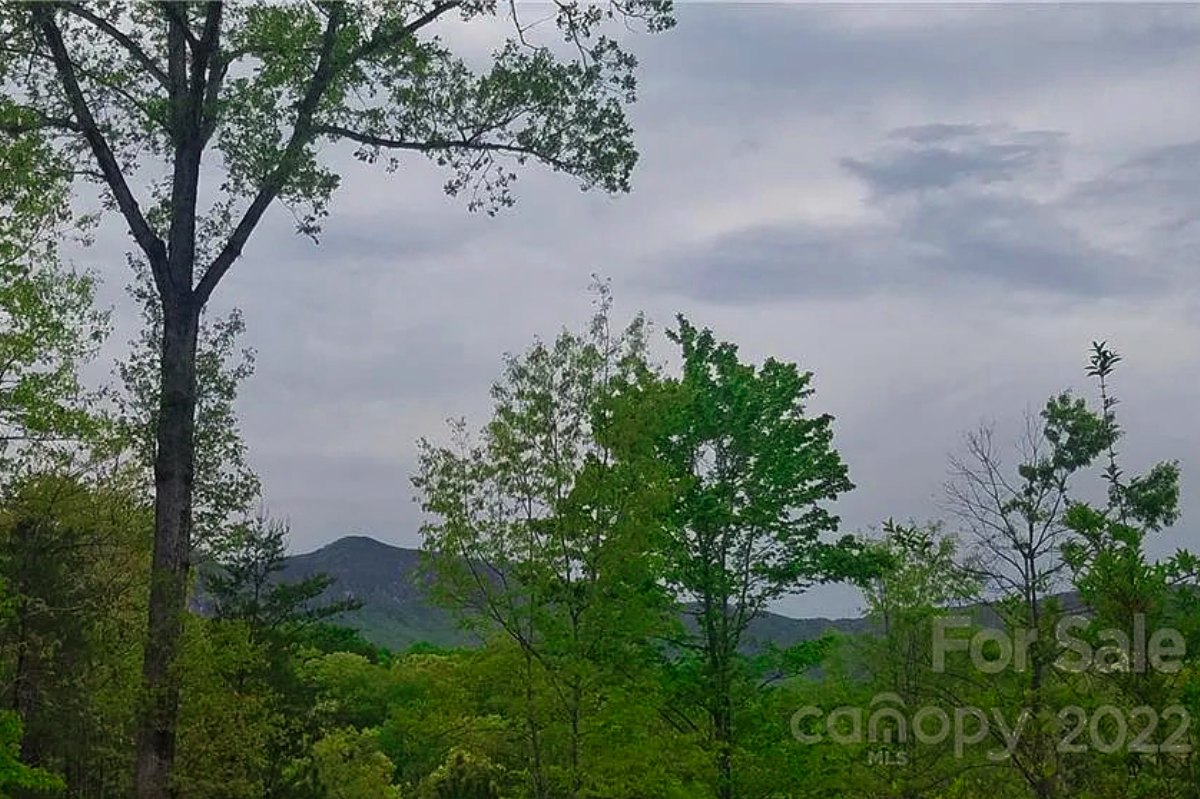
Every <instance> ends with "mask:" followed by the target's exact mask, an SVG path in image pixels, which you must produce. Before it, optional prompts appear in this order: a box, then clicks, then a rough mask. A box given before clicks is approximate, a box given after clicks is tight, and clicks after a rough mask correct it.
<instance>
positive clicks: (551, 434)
mask: <svg viewBox="0 0 1200 799" xmlns="http://www.w3.org/2000/svg"><path fill="white" fill-rule="evenodd" d="M609 312H610V300H609V296H608V294H607V291H606V290H605V289H604V288H603V287H601V288H600V291H599V310H598V313H597V314H596V316H595V317H594V319H593V321H592V324H591V326H590V329H589V330H588V331H586V332H585V333H583V334H575V333H570V332H564V333H562V334H561V335H559V336H558V338H557V339H555V341H554V342H552V343H543V342H537V343H536V344H534V346H533V347H532V348H531V349H530V350H529V351H528V352H526V353H524V354H522V355H521V356H511V357H509V358H508V359H507V361H506V364H505V370H504V375H503V377H502V379H500V380H499V381H497V383H496V384H495V385H494V387H493V389H492V396H493V398H494V400H495V411H494V413H493V416H492V419H491V421H490V422H489V423H488V425H487V426H486V427H485V428H484V430H483V432H482V435H481V436H480V439H481V440H480V442H479V443H473V442H471V441H470V440H469V439H468V438H467V436H466V432H465V429H464V428H463V426H462V425H461V424H460V425H459V426H457V427H456V428H455V431H454V432H455V436H456V438H457V439H458V445H457V446H456V447H453V448H450V447H439V446H435V445H433V444H431V443H429V442H427V441H423V442H422V443H421V445H420V446H421V454H420V463H419V471H418V474H417V476H416V477H415V479H414V482H415V484H416V486H417V487H418V489H419V490H420V491H421V493H422V500H423V507H424V508H425V510H427V511H429V512H430V513H431V514H433V516H434V520H433V521H431V522H430V523H429V524H427V525H425V527H424V528H423V532H424V544H425V549H426V551H427V552H429V553H431V555H432V560H431V562H430V566H431V570H432V573H433V575H434V576H435V578H436V580H437V584H438V586H439V592H440V594H441V596H442V598H443V599H444V600H446V601H447V602H449V603H450V604H451V605H452V606H453V607H455V608H456V609H458V611H459V612H460V613H461V614H462V615H464V618H465V619H466V620H467V621H468V622H475V623H476V624H478V625H481V627H482V629H483V631H484V632H485V633H489V634H497V633H498V634H500V635H502V636H504V637H506V638H507V639H509V640H510V641H511V642H512V643H513V644H514V645H516V646H517V647H518V649H519V651H520V652H521V653H522V658H523V661H524V662H523V664H522V667H521V669H522V671H521V673H522V675H523V683H524V685H523V689H522V690H523V692H524V694H525V696H524V702H525V713H526V720H525V721H526V725H525V726H526V737H527V744H528V751H529V767H528V771H529V774H530V780H531V790H532V792H533V795H534V796H535V797H538V799H542V797H547V796H551V795H563V796H572V797H574V796H580V795H582V794H581V792H582V791H584V790H585V784H586V783H587V781H588V780H589V779H591V778H593V777H594V776H595V775H594V773H592V771H591V769H589V766H588V762H587V761H588V758H589V753H588V750H587V746H586V743H587V741H588V740H589V738H592V737H594V736H593V735H592V731H591V730H590V725H591V724H592V723H593V722H594V721H595V719H594V718H593V716H594V714H595V712H596V709H597V706H598V701H597V697H598V695H599V694H600V693H602V689H601V686H603V685H605V683H606V681H608V680H610V679H611V678H612V677H613V675H614V673H616V670H618V669H619V670H622V671H629V672H636V671H637V670H638V669H641V668H646V667H648V666H649V664H650V663H651V662H652V653H650V652H649V650H648V648H647V646H646V642H647V639H648V638H649V637H650V636H652V635H653V634H655V633H656V632H658V631H660V630H661V629H662V625H663V619H664V613H665V611H666V604H665V602H664V600H665V595H664V594H663V592H662V591H661V590H660V589H659V587H658V586H657V585H656V583H655V573H654V571H653V569H654V567H655V565H656V564H657V562H658V558H657V555H656V552H657V551H658V548H659V544H658V542H657V541H656V540H655V537H656V535H657V534H658V533H660V532H661V529H662V519H663V512H664V511H665V509H666V507H667V505H666V500H667V499H669V497H670V486H669V485H668V484H666V483H664V481H663V480H662V479H661V474H659V472H661V470H658V469H657V468H656V465H655V464H654V463H653V462H652V461H651V460H649V459H647V458H645V457H638V456H637V455H636V453H637V451H638V443H637V442H638V441H640V440H642V441H644V440H646V439H645V438H644V436H639V435H638V431H637V428H636V425H634V424H633V423H632V417H630V415H629V414H626V413H618V412H617V411H616V409H615V408H614V407H613V405H612V403H614V402H616V398H617V396H618V395H620V394H621V393H622V392H624V391H626V390H628V389H630V388H631V387H632V386H633V385H636V384H638V383H641V382H644V380H645V379H647V378H648V376H649V368H648V367H647V365H646V355H645V347H646V340H645V333H644V322H643V320H642V319H641V318H640V317H639V318H637V319H635V320H634V322H633V323H632V324H631V325H630V326H629V327H628V328H627V329H626V330H625V331H623V332H622V333H616V334H614V333H613V332H612V331H611V329H610V324H609ZM645 449H646V448H645V446H643V447H642V450H643V451H644V450H645ZM543 692H544V694H545V695H543ZM553 718H564V719H565V725H563V726H561V727H559V726H555V727H554V728H553V729H551V728H550V724H551V722H550V720H551V719H553ZM552 774H559V775H561V776H559V777H557V778H555V777H552V776H551V775H552Z"/></svg>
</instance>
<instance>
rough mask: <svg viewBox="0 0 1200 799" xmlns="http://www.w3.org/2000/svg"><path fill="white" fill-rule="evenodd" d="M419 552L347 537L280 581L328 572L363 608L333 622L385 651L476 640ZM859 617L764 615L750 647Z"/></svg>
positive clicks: (295, 562) (805, 636) (845, 626)
mask: <svg viewBox="0 0 1200 799" xmlns="http://www.w3.org/2000/svg"><path fill="white" fill-rule="evenodd" d="M420 560H421V553H420V551H418V550H415V549H406V548H403V547H394V546H391V545H390V544H385V543H383V542H381V541H376V540H375V539H374V538H368V537H367V536H347V537H346V538H340V539H338V540H337V541H334V542H333V543H332V544H328V545H327V546H324V547H321V548H320V549H318V550H316V551H315V552H309V553H307V554H304V555H293V556H291V557H289V558H288V559H287V561H286V563H285V565H284V569H283V572H282V574H281V579H284V580H297V579H300V578H302V577H306V576H309V575H313V574H321V573H324V574H327V575H329V576H330V577H332V578H333V579H334V583H333V585H332V586H330V588H329V591H328V592H327V597H328V598H329V599H345V598H354V599H357V600H359V601H360V602H362V608H361V609H359V610H357V611H354V612H353V613H347V614H345V615H344V616H341V617H339V618H338V619H336V621H337V623H338V624H343V625H345V626H347V627H353V628H354V629H356V630H358V631H359V632H361V633H362V635H363V637H364V638H366V639H367V640H368V641H371V642H372V643H374V644H377V645H379V646H383V647H387V648H389V649H395V650H398V649H405V648H407V647H408V646H411V645H412V644H414V643H417V642H419V641H424V642H427V643H431V644H436V645H439V646H470V645H473V644H476V643H478V640H477V639H476V638H475V637H474V636H472V635H470V634H469V633H467V632H465V631H463V630H461V629H460V628H459V627H458V625H457V624H456V622H455V620H454V618H453V617H452V616H451V615H450V614H449V612H447V611H446V610H443V609H442V608H440V607H438V606H436V605H434V604H433V603H432V602H431V601H429V598H428V590H427V587H426V585H425V584H424V583H423V581H422V578H421V576H420V574H419V573H418V566H419V565H420ZM865 626H866V623H865V622H864V620H862V619H824V618H817V619H793V618H790V617H788V616H781V615H779V614H777V613H764V614H763V615H761V616H759V617H758V618H756V619H754V621H752V622H751V624H750V627H749V629H748V630H747V642H748V644H749V646H750V647H751V648H758V647H761V646H763V645H765V644H767V643H775V644H777V645H779V646H790V645H792V644H796V643H799V642H801V641H809V640H812V639H814V638H819V637H821V636H822V635H824V634H825V633H827V632H830V631H838V632H861V631H862V630H864V629H865Z"/></svg>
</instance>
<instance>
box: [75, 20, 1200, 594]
mask: <svg viewBox="0 0 1200 799" xmlns="http://www.w3.org/2000/svg"><path fill="white" fill-rule="evenodd" d="M681 6H682V7H681V8H680V9H679V14H678V16H679V25H678V27H677V29H676V30H674V31H672V32H671V33H669V34H666V35H662V36H658V37H646V36H643V37H640V38H637V39H636V40H635V41H634V49H635V50H636V51H637V52H638V54H639V56H640V58H641V63H642V71H641V87H642V88H641V99H640V102H639V104H638V105H637V106H636V108H635V109H634V111H633V116H634V120H635V123H636V127H637V131H638V136H637V140H638V145H639V149H640V151H641V155H642V157H641V161H640V164H639V168H638V171H637V173H636V175H635V186H634V189H633V192H632V193H631V194H630V195H628V196H623V197H617V198H610V197H605V196H602V195H599V194H594V193H582V192H580V191H578V189H577V188H576V187H575V186H574V184H573V183H572V182H571V181H570V180H569V179H568V178H565V177H563V176H556V175H552V174H549V173H546V172H542V171H539V170H537V169H536V168H535V169H533V170H531V171H529V172H527V173H526V174H525V176H524V177H523V179H522V180H521V181H520V184H519V186H518V189H517V191H518V196H519V203H518V206H517V207H516V209H513V210H509V211H506V212H503V213H501V215H500V216H498V217H496V218H488V217H486V216H483V215H472V214H469V213H468V212H467V211H466V210H465V209H464V208H463V204H462V202H461V201H459V200H453V199H447V198H445V197H444V196H442V195H441V193H440V191H439V186H440V184H441V181H442V179H443V177H442V176H439V175H438V174H437V173H436V172H435V171H434V170H433V169H432V168H429V167H426V166H424V165H423V164H421V163H420V162H414V163H413V164H412V165H411V167H409V168H404V169H402V170H401V171H400V172H399V173H397V174H395V175H390V176H387V175H383V174H379V173H376V172H374V171H373V170H371V169H369V168H367V167H363V166H360V165H357V164H356V163H354V162H353V161H351V160H350V159H348V158H347V157H346V154H345V153H341V152H334V153H331V157H333V158H334V159H336V160H338V161H344V162H345V163H346V168H345V170H344V171H343V176H344V183H343V188H342V189H341V191H340V193H339V194H338V195H337V196H336V198H335V201H334V203H333V206H332V213H331V217H330V219H329V222H328V224H327V226H326V232H325V234H324V235H323V237H322V240H321V244H320V245H319V246H313V245H312V244H311V243H309V242H308V241H306V240H303V239H300V238H298V237H296V236H295V235H293V233H292V224H291V219H290V217H288V215H287V214H286V213H284V212H276V213H275V214H274V215H273V216H271V217H269V219H268V222H267V224H266V225H265V227H264V228H263V229H262V230H261V231H260V232H259V234H258V235H257V236H256V238H255V239H254V240H253V241H252V243H251V245H250V246H249V247H247V249H246V254H245V257H244V258H243V260H242V262H240V263H239V264H238V265H237V266H236V268H235V269H234V271H233V272H232V273H231V274H230V276H229V278H228V279H227V281H226V282H225V283H224V284H223V285H222V286H221V288H220V290H219V292H218V293H219V304H221V305H222V306H228V305H229V304H236V305H238V306H240V307H241V308H242V309H243V310H244V311H245V314H246V318H247V322H248V326H249V331H248V334H247V343H248V344H250V345H252V346H253V347H255V348H256V349H257V350H258V354H259V367H258V372H257V374H256V375H255V377H253V378H252V379H251V381H250V382H249V383H248V384H247V385H246V386H245V389H244V396H243V401H242V403H241V412H242V416H243V418H244V422H245V431H246V437H247V439H248V441H249V445H250V448H251V452H252V456H253V462H254V464H255V466H256V467H257V468H258V469H259V471H260V472H261V474H262V476H263V478H264V482H265V487H266V496H267V499H268V502H269V504H270V507H271V509H272V510H273V511H274V512H276V513H277V514H280V515H283V516H286V517H288V518H289V519H290V520H291V525H292V534H293V543H292V546H293V549H295V550H296V551H305V550H309V549H312V548H315V547H317V546H319V545H321V544H324V543H327V542H329V541H331V540H333V539H335V538H338V537H340V536H343V535H346V534H351V533H358V534H368V535H371V536H374V537H376V538H379V539H380V540H383V541H386V542H389V543H394V544H399V545H406V546H412V545H414V544H416V543H417V541H418V533H417V526H418V524H419V513H418V510H417V508H416V506H415V504H414V503H413V501H412V493H413V492H412V490H411V488H410V484H409V476H410V474H411V472H412V467H413V455H414V446H413V442H414V440H415V439H416V438H418V437H419V436H422V435H428V436H434V437H436V436H438V435H440V434H441V433H442V431H443V420H444V419H445V418H446V417H450V416H460V415H466V416H467V417H468V418H469V419H470V420H471V421H474V422H479V421H482V419H483V417H484V415H485V413H486V411H487V407H488V404H487V389H488V385H489V383H490V382H491V380H492V379H493V377H494V376H495V375H496V373H497V369H498V366H499V361H500V357H501V354H502V353H504V352H505V351H512V350H520V349H522V348H523V347H525V346H526V345H528V344H529V342H530V341H531V339H532V338H533V337H534V336H535V335H539V334H540V335H543V336H553V335H554V334H555V333H556V332H557V330H558V329H559V328H561V327H562V326H564V325H568V326H578V325H580V324H582V323H583V322H584V321H585V320H586V318H587V316H588V314H589V303H590V297H589V295H588V293H587V285H588V282H589V275H590V274H591V273H592V272H599V273H601V274H603V275H606V276H608V277H610V278H611V280H612V286H613V291H614V294H615V299H616V312H617V316H618V317H625V316H627V315H629V314H631V313H633V312H634V311H637V310H645V311H646V312H648V313H649V315H650V316H651V318H652V319H653V320H655V321H656V322H657V323H658V325H659V330H660V331H661V329H662V327H663V326H665V325H669V324H670V322H671V320H672V318H673V316H674V314H675V313H676V312H679V311H682V312H684V313H686V314H687V315H688V316H689V317H691V318H692V320H693V321H695V322H697V323H699V324H703V325H707V326H710V327H713V328H714V329H715V330H716V331H717V332H718V333H719V334H720V335H721V336H722V337H723V338H727V339H730V340H733V341H735V342H737V343H738V344H739V345H740V346H741V348H742V351H743V352H744V354H745V355H746V356H747V357H748V358H754V359H758V358H762V357H765V356H767V355H774V356H778V357H781V358H786V359H791V360H795V361H797V362H798V363H800V364H801V365H802V366H803V367H805V368H807V369H811V370H813V371H814V372H815V374H816V380H815V385H816V389H817V394H816V397H815V400H814V408H815V409H816V410H820V411H828V412H830V413H832V414H834V415H835V416H836V418H837V431H838V432H837V445H838V447H839V448H840V449H841V451H842V453H843V455H844V457H845V458H846V460H847V461H848V463H849V464H850V469H851V477H852V479H853V480H854V482H855V483H856V484H857V485H858V488H857V489H856V490H855V491H854V492H852V493H851V494H850V495H847V497H846V498H845V499H844V500H843V501H842V502H840V503H839V506H838V509H839V511H840V514H841V516H842V518H843V521H844V527H845V528H847V529H849V530H856V529H865V528H867V527H868V526H870V525H872V524H877V523H879V522H880V521H881V520H883V519H886V518H888V517H897V518H899V519H907V518H914V519H918V520H923V519H930V518H935V517H938V516H940V515H942V513H941V511H939V499H940V497H941V492H942V488H941V486H942V484H943V482H944V480H945V478H946V471H947V469H946V463H947V456H948V455H949V454H950V453H952V452H954V451H955V450H956V449H957V448H958V447H959V446H960V444H961V440H962V436H963V434H964V432H965V431H967V430H969V429H971V428H973V427H976V426H978V425H979V424H980V423H981V422H987V423H994V424H995V425H996V426H997V428H998V429H999V431H1000V432H1001V436H1002V439H1003V438H1004V437H1005V436H1007V435H1010V434H1013V433H1015V431H1016V428H1017V427H1018V426H1019V425H1020V422H1021V418H1022V415H1023V414H1024V413H1025V412H1026V411H1028V410H1036V409H1037V408H1038V407H1039V406H1040V404H1041V403H1042V402H1043V401H1044V400H1045V398H1046V397H1047V396H1048V395H1049V394H1051V393H1052V392H1056V391H1058V390H1060V389H1063V388H1066V387H1069V386H1074V387H1076V388H1077V389H1078V390H1080V391H1088V392H1090V391H1091V390H1092V389H1091V386H1090V385H1089V384H1088V382H1087V381H1086V379H1085V378H1084V377H1083V374H1082V369H1083V363H1084V360H1085V357H1086V354H1087V348H1088V345H1089V342H1090V341H1092V340H1093V339H1096V338H1105V339H1108V340H1109V342H1110V343H1111V344H1112V345H1113V346H1114V347H1116V348H1117V349H1118V350H1119V351H1120V352H1121V353H1122V354H1124V355H1125V357H1126V361H1125V363H1123V364H1121V367H1120V369H1119V372H1118V375H1117V377H1116V379H1115V381H1114V382H1115V390H1116V392H1117V393H1118V395H1119V396H1120V398H1121V400H1122V405H1121V407H1120V412H1121V418H1122V422H1123V424H1124V426H1125V428H1126V430H1127V434H1128V438H1127V441H1126V442H1125V444H1124V445H1123V448H1122V449H1123V452H1124V454H1125V457H1126V463H1127V468H1129V469H1131V470H1136V469H1140V468H1144V467H1146V466H1148V465H1149V464H1150V463H1151V462H1152V461H1154V460H1161V459H1166V458H1177V459H1179V461H1180V462H1181V464H1182V466H1183V470H1184V475H1185V478H1184V479H1185V484H1184V489H1185V490H1184V497H1183V502H1184V518H1183V520H1182V521H1181V523H1180V525H1179V526H1178V528H1177V530H1176V531H1175V532H1172V533H1170V534H1168V535H1167V536H1165V537H1164V538H1163V539H1162V541H1161V542H1160V543H1159V545H1158V546H1157V549H1158V550H1159V551H1166V550H1169V549H1171V548H1173V547H1174V546H1177V545H1179V544H1182V543H1184V542H1187V541H1189V540H1190V543H1191V544H1192V545H1195V544H1197V539H1198V538H1200V537H1197V536H1196V535H1195V534H1194V531H1195V528H1194V526H1193V525H1194V520H1195V518H1196V514H1197V513H1198V512H1200V510H1197V506H1198V504H1200V423H1198V421H1197V411H1198V410H1200V354H1198V352H1197V345H1198V344H1200V277H1198V275H1200V272H1198V264H1197V256H1198V254H1200V253H1198V245H1200V222H1198V215H1197V212H1198V211H1200V9H1197V8H1196V7H1182V6H1167V7H1155V6H1150V5H1136V6H1114V5H1093V6H1082V5H1078V6H1060V7H1048V6H1016V5H1008V4H1005V5H997V6H991V7H966V6H955V7H950V8H946V7H943V8H932V7H918V6H866V7H859V8H847V7H833V6H828V5H822V6H807V7H799V6H791V5H785V4H771V5H748V4H693V3H683V4H681ZM125 246H126V245H125V244H124V242H123V240H122V239H121V237H120V236H102V239H101V242H100V244H99V245H98V247H96V248H93V250H92V251H91V252H90V253H88V254H87V255H85V256H84V260H86V261H87V262H89V263H92V264H118V265H119V263H120V261H119V257H120V256H119V250H120V248H123V247H125ZM110 256H112V257H110ZM116 268H121V267H119V266H118V267H116ZM116 268H109V267H108V266H105V267H103V273H104V275H105V277H106V279H107V280H108V282H109V284H110V286H117V287H119V286H120V285H122V284H123V282H124V281H125V277H126V276H125V274H124V273H122V272H119V271H116ZM1187 531H1191V532H1187ZM857 605H858V601H857V599H856V597H855V596H854V595H853V594H852V592H849V591H846V590H822V591H819V592H815V593H814V594H812V595H810V596H808V597H805V598H802V599H798V600H795V601H790V602H788V603H786V604H785V605H784V606H783V609H784V610H786V611H788V612H792V613H804V614H810V615H815V614H823V615H840V614H846V613H852V612H854V611H855V610H856V609H857Z"/></svg>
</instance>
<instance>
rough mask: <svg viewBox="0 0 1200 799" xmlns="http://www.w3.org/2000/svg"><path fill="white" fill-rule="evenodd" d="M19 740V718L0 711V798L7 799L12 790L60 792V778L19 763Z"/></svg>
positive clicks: (61, 784)
mask: <svg viewBox="0 0 1200 799" xmlns="http://www.w3.org/2000/svg"><path fill="white" fill-rule="evenodd" d="M21 738H22V736H21V717H20V716H18V715H17V714H16V713H14V712H12V711H11V710H6V711H0V797H9V796H11V795H12V794H10V793H9V792H10V791H12V790H14V789H15V790H22V791H37V792H40V793H44V794H53V793H57V792H58V791H61V790H62V788H63V787H64V786H63V781H62V779H61V778H60V777H58V776H56V775H54V774H51V773H50V772H48V771H46V770H44V769H39V768H31V767H29V766H27V765H25V764H24V763H22V762H21V760H20V750H21Z"/></svg>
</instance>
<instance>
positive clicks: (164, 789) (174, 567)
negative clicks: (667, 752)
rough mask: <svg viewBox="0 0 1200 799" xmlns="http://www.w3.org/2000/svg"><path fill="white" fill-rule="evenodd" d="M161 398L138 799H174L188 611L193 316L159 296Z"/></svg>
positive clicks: (186, 306) (185, 305)
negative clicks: (178, 668) (179, 670)
mask: <svg viewBox="0 0 1200 799" xmlns="http://www.w3.org/2000/svg"><path fill="white" fill-rule="evenodd" d="M164 306H165V307H164V309H163V331H162V332H163V336H162V363H161V366H162V370H161V383H160V387H161V397H160V401H159V412H158V420H157V426H158V430H157V449H156V452H155V459H154V528H155V535H154V564H153V568H152V571H151V582H150V619H149V631H148V632H149V635H148V636H147V639H146V651H145V659H144V661H143V665H142V681H143V686H144V697H143V701H144V702H145V703H146V704H145V706H144V707H143V708H142V713H141V718H140V723H139V729H138V752H137V766H136V774H135V783H136V792H137V793H136V795H137V797H138V799H166V798H167V797H171V796H174V795H175V791H174V787H173V786H172V784H171V783H172V780H171V776H172V774H171V772H172V766H173V763H174V760H175V723H176V716H177V714H178V709H179V682H178V675H177V674H176V673H175V669H174V664H175V660H176V655H177V653H178V650H179V644H180V639H181V636H182V633H183V621H184V613H186V610H187V589H188V570H189V566H190V563H189V555H190V548H191V531H192V483H193V476H194V468H195V458H194V454H195V453H194V450H195V435H194V434H195V412H196V335H197V330H198V327H199V312H198V310H197V309H195V308H193V307H192V303H191V302H189V301H186V300H183V301H181V300H178V299H176V300H173V301H168V300H165V298H164Z"/></svg>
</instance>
